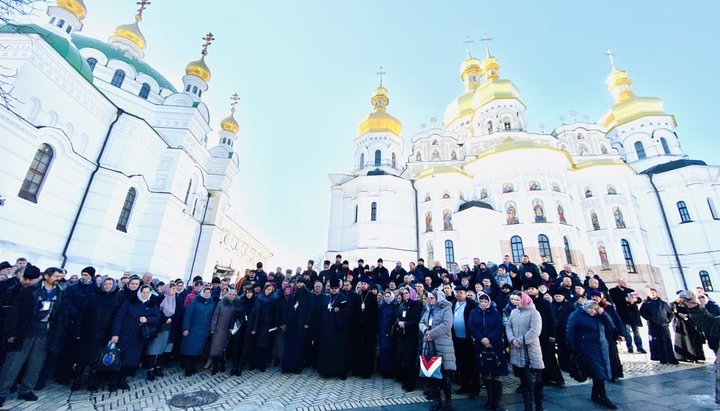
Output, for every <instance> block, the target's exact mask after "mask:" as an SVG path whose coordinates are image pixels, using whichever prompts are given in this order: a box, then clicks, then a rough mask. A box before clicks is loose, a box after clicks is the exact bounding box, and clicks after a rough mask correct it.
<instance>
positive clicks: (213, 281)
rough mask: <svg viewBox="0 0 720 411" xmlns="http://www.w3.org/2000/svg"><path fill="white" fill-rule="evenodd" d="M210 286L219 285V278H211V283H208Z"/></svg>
mask: <svg viewBox="0 0 720 411" xmlns="http://www.w3.org/2000/svg"><path fill="white" fill-rule="evenodd" d="M210 284H220V277H213V279H212V281H210Z"/></svg>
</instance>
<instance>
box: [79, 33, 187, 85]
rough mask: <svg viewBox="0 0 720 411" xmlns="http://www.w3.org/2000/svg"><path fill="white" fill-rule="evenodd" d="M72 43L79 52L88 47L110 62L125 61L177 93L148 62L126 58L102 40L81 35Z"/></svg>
mask: <svg viewBox="0 0 720 411" xmlns="http://www.w3.org/2000/svg"><path fill="white" fill-rule="evenodd" d="M72 42H73V44H75V47H77V48H78V50H80V49H84V48H86V47H87V48H91V49H95V50H98V51H100V52H101V53H103V54H104V55H105V57H107V58H108V60H120V61H123V62H125V63H127V64H129V65H130V66H132V68H134V69H135V71H136V72H138V73H144V74H147V75H148V76H150V77H152V78H153V79H155V81H157V82H158V85H159V86H160V88H164V89H168V90H170V91H172V92H173V93H175V92H177V90H175V87H173V85H172V83H170V82H169V81H168V80H167V79H166V78H165V76H163V75H162V74H160V73H159V72H158V71H157V70H155V69H154V68H152V67H150V65H149V64H147V63H146V62H144V61H142V60H137V59H134V58H131V57H128V56H126V55H125V53H124V52H123V51H122V50H120V49H117V48H115V47H113V46H111V45H110V44H108V43H105V42H104V41H102V40H98V39H94V38H92V37H87V36H83V35H81V34H73V35H72Z"/></svg>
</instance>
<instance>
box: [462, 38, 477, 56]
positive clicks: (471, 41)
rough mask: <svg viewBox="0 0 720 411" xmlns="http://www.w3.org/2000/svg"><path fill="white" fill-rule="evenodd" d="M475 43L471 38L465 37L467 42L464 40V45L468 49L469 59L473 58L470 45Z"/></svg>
mask: <svg viewBox="0 0 720 411" xmlns="http://www.w3.org/2000/svg"><path fill="white" fill-rule="evenodd" d="M474 42H475V41H473V39H471V38H470V36H465V40H463V43H465V47H466V48H467V53H468V58H472V52H471V51H470V45H471V44H473V43H474Z"/></svg>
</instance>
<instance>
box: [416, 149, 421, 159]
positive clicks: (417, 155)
mask: <svg viewBox="0 0 720 411" xmlns="http://www.w3.org/2000/svg"><path fill="white" fill-rule="evenodd" d="M415 161H422V155H421V154H420V152H419V151H418V152H417V153H416V154H415Z"/></svg>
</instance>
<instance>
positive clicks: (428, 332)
mask: <svg viewBox="0 0 720 411" xmlns="http://www.w3.org/2000/svg"><path fill="white" fill-rule="evenodd" d="M452 326H453V312H452V305H451V304H450V303H449V302H448V301H447V300H445V293H443V291H442V290H441V289H437V290H434V291H432V292H430V293H428V299H427V306H426V307H425V311H424V312H423V315H422V318H421V319H420V335H421V336H422V341H423V351H422V352H425V348H426V346H427V345H428V344H431V345H433V346H434V348H435V352H436V354H437V355H438V356H440V357H441V358H442V379H435V378H433V379H431V380H430V392H431V398H432V399H433V402H432V404H431V405H430V410H431V411H436V410H440V409H441V408H442V406H443V404H442V401H441V397H440V391H442V392H443V394H444V395H445V409H447V410H450V409H452V397H451V394H452V391H451V386H450V374H451V373H452V372H453V371H455V370H456V369H457V366H456V364H455V348H454V347H453V340H452Z"/></svg>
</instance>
